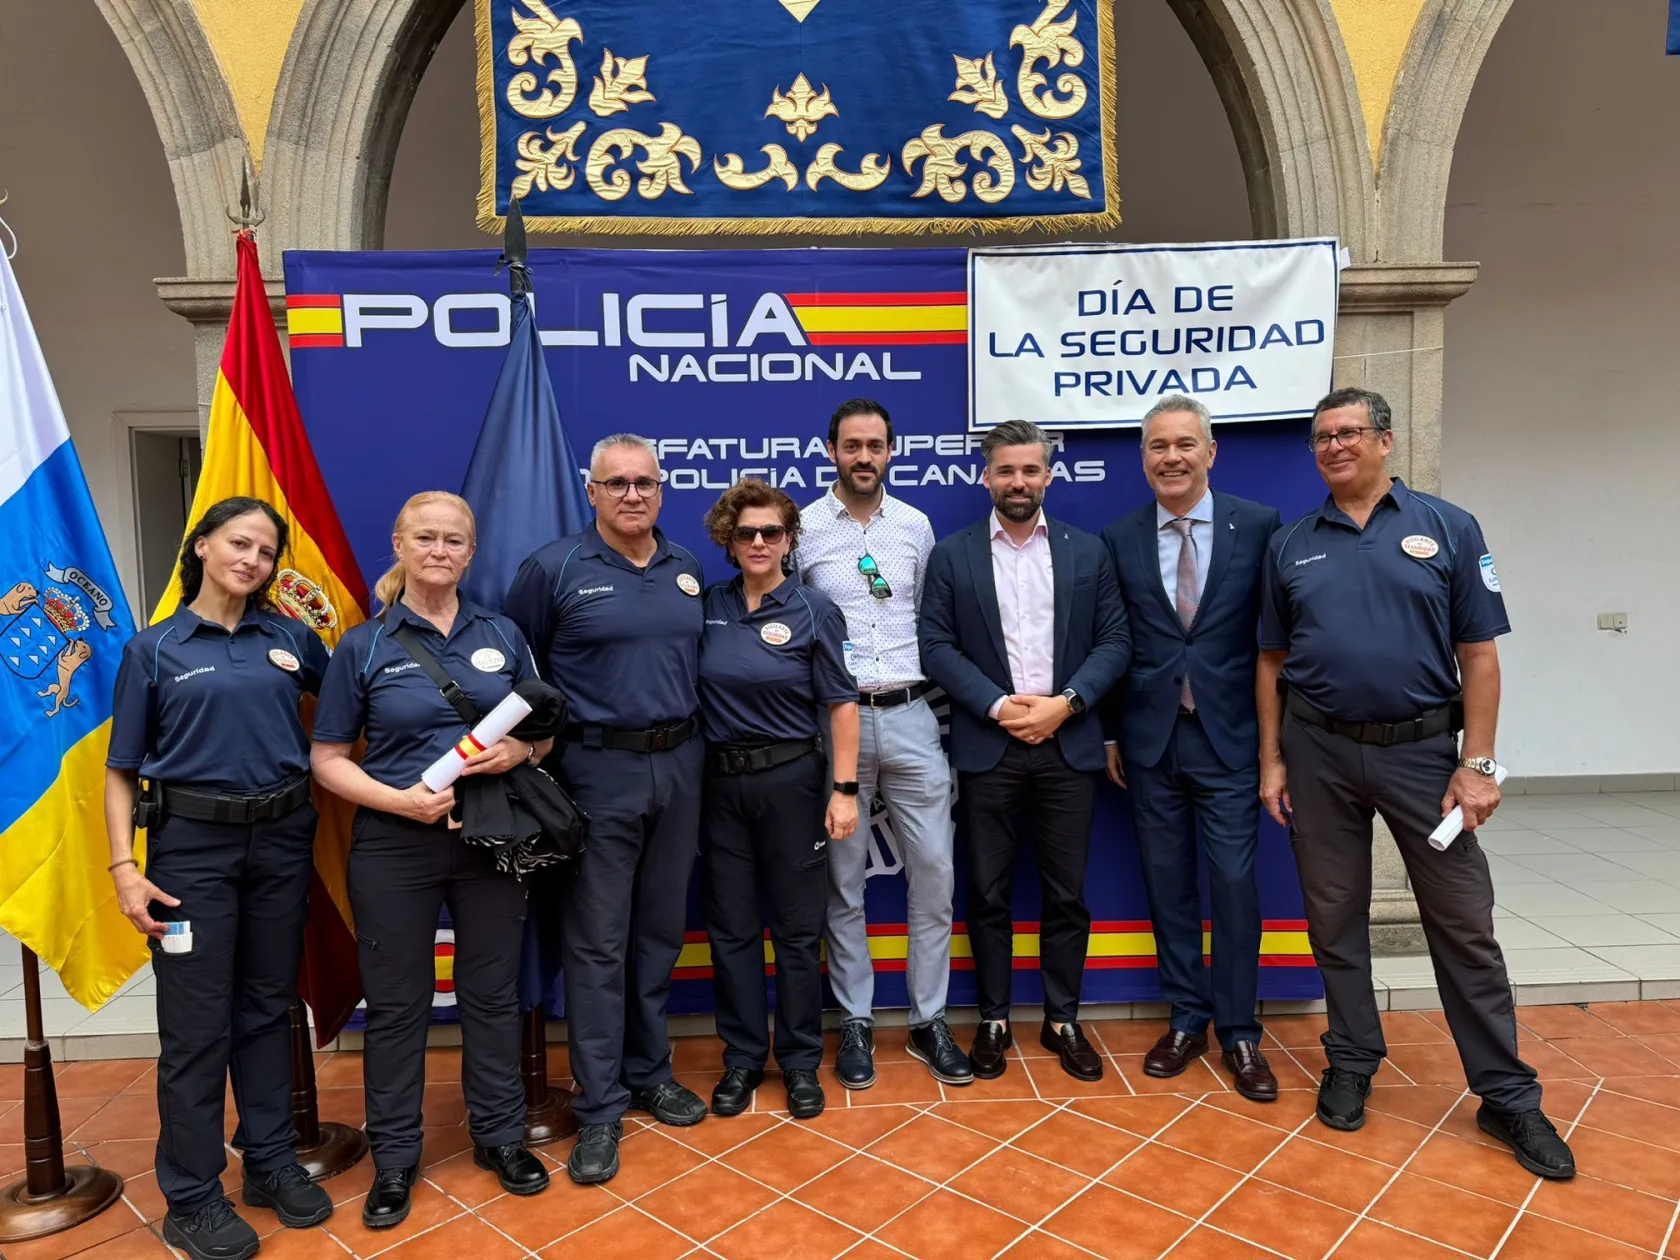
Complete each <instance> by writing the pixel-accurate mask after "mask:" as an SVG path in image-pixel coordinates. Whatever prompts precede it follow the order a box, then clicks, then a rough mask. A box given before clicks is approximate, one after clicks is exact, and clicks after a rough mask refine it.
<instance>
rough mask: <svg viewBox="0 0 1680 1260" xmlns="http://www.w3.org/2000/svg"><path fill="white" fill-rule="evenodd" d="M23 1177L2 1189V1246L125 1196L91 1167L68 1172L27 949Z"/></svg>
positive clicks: (35, 973) (36, 978)
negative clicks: (4, 1243)
mask: <svg viewBox="0 0 1680 1260" xmlns="http://www.w3.org/2000/svg"><path fill="white" fill-rule="evenodd" d="M23 1010H24V1020H25V1022H26V1030H27V1039H26V1040H25V1042H24V1046H23V1158H24V1177H23V1180H22V1181H14V1182H13V1183H12V1184H11V1185H9V1186H6V1187H5V1188H4V1189H0V1242H22V1241H23V1240H24V1239H26V1238H40V1237H42V1236H44V1235H46V1234H57V1233H60V1232H61V1231H63V1230H66V1229H71V1228H73V1227H75V1226H77V1225H80V1224H82V1222H84V1221H88V1220H91V1219H93V1218H94V1217H95V1216H98V1215H99V1214H100V1213H101V1212H103V1211H104V1210H105V1209H106V1208H108V1207H110V1206H111V1204H113V1203H115V1202H116V1201H117V1199H118V1197H119V1196H120V1195H121V1194H122V1188H123V1182H122V1178H121V1177H119V1176H117V1175H116V1173H114V1172H112V1171H111V1170H110V1169H109V1168H97V1167H95V1166H93V1165H92V1164H73V1165H71V1166H70V1167H69V1168H66V1167H65V1166H64V1133H63V1130H62V1128H61V1126H60V1124H59V1118H58V1090H57V1088H56V1087H55V1086H54V1084H53V1070H52V1051H51V1050H50V1049H49V1048H48V1046H47V1038H46V1034H45V1032H44V1031H43V1029H42V1027H41V974H40V965H39V961H38V960H37V959H36V957H35V951H34V950H32V949H30V948H29V947H28V946H27V945H25V946H23Z"/></svg>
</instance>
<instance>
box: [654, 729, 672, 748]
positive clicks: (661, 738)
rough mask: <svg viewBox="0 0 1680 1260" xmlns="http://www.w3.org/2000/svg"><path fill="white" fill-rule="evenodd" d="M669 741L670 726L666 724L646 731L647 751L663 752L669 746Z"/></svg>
mask: <svg viewBox="0 0 1680 1260" xmlns="http://www.w3.org/2000/svg"><path fill="white" fill-rule="evenodd" d="M670 742H671V728H670V727H668V726H660V727H656V728H654V729H653V730H651V731H649V732H648V751H649V752H664V751H665V750H666V749H667V748H668V747H669V746H670Z"/></svg>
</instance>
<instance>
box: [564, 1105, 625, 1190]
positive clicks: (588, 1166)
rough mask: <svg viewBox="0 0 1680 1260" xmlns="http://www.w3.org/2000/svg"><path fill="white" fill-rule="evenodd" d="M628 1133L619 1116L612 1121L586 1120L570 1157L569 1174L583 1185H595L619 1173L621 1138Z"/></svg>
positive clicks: (568, 1161)
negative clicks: (587, 1122)
mask: <svg viewBox="0 0 1680 1260" xmlns="http://www.w3.org/2000/svg"><path fill="white" fill-rule="evenodd" d="M623 1136H624V1126H623V1125H622V1124H621V1123H619V1122H618V1121H617V1120H614V1121H613V1122H612V1123H611V1124H586V1125H584V1126H583V1128H582V1129H581V1130H579V1132H578V1140H577V1145H576V1146H574V1147H572V1157H571V1158H570V1159H568V1160H567V1161H566V1174H567V1176H569V1177H570V1178H571V1179H572V1180H573V1181H575V1182H577V1183H578V1185H580V1186H595V1185H599V1184H600V1183H601V1182H603V1181H611V1180H612V1179H613V1178H614V1177H616V1176H618V1140H619V1139H620V1138H621V1137H623Z"/></svg>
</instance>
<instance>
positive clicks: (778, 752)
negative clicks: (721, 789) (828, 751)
mask: <svg viewBox="0 0 1680 1260" xmlns="http://www.w3.org/2000/svg"><path fill="white" fill-rule="evenodd" d="M821 747H822V741H821V740H818V739H784V740H782V741H780V742H779V743H775V744H759V745H756V746H753V747H745V746H743V745H740V744H714V745H712V746H711V747H709V748H707V749H706V768H707V769H708V770H710V771H711V772H712V773H713V774H756V773H757V772H758V771H760V770H773V769H775V768H776V767H777V766H785V765H787V763H788V762H790V761H798V760H799V759H800V758H801V757H804V756H806V755H808V754H810V753H814V752H816V751H817V749H819V748H821Z"/></svg>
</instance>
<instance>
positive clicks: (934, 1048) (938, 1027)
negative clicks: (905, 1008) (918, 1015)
mask: <svg viewBox="0 0 1680 1260" xmlns="http://www.w3.org/2000/svg"><path fill="white" fill-rule="evenodd" d="M905 1048H906V1049H908V1050H909V1051H910V1057H911V1058H913V1059H920V1060H921V1061H922V1062H923V1063H925V1064H927V1069H928V1071H929V1072H931V1073H932V1074H933V1079H934V1080H936V1081H939V1082H941V1083H942V1084H945V1085H972V1084H974V1065H973V1064H972V1063H970V1062H969V1061H968V1056H967V1055H966V1054H964V1053H963V1052H962V1050H961V1049H959V1048H958V1046H957V1039H956V1038H955V1037H953V1036H951V1026H950V1025H949V1024H947V1023H946V1022H945V1021H944V1020H942V1019H936V1020H934V1021H933V1022H932V1023H931V1024H923V1025H922V1026H921V1027H920V1028H912V1029H911V1030H910V1043H909V1045H908V1046H906V1047H905Z"/></svg>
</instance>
